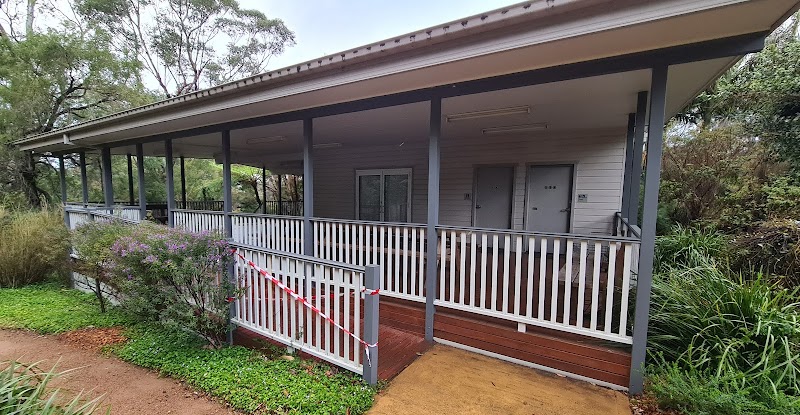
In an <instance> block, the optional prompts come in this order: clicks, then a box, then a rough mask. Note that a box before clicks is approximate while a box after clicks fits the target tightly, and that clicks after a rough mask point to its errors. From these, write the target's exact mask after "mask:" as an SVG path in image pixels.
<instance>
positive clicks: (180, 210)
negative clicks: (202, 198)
mask: <svg viewBox="0 0 800 415" xmlns="http://www.w3.org/2000/svg"><path fill="white" fill-rule="evenodd" d="M172 211H173V212H183V213H207V214H209V215H224V214H225V212H222V211H219V210H196V209H173V210H172Z"/></svg>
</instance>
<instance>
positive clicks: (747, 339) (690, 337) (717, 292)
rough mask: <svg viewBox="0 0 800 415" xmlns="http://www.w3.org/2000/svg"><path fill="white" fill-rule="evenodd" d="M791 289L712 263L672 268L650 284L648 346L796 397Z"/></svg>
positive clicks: (799, 377)
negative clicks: (747, 277) (747, 278)
mask: <svg viewBox="0 0 800 415" xmlns="http://www.w3.org/2000/svg"><path fill="white" fill-rule="evenodd" d="M794 294H795V293H794V292H790V291H788V290H786V289H780V288H778V287H776V286H774V285H772V284H770V283H769V282H768V281H767V280H765V279H764V278H761V277H758V278H755V279H754V280H751V281H744V280H743V279H742V278H730V277H728V276H727V275H725V274H724V273H723V272H722V271H720V270H719V269H718V268H717V267H716V266H715V264H713V263H706V264H699V265H697V266H695V267H691V268H686V267H674V268H670V269H668V270H667V271H665V272H663V273H661V274H658V275H656V278H655V279H654V281H653V291H652V310H651V320H650V331H649V332H650V337H649V340H650V349H651V351H653V352H656V353H660V354H661V355H662V356H663V357H664V358H665V359H666V360H667V361H668V362H674V363H676V364H679V365H680V366H681V367H683V368H690V369H692V370H696V371H698V372H700V373H712V374H714V376H715V377H716V378H718V379H729V378H736V379H737V380H739V381H740V382H741V383H742V384H743V385H755V384H758V385H771V388H770V390H771V391H772V392H774V394H777V393H786V394H788V395H798V394H800V355H798V352H800V311H798V308H797V304H796V303H794V302H793V298H795V297H794Z"/></svg>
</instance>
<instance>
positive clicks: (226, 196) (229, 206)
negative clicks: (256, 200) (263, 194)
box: [222, 130, 236, 344]
mask: <svg viewBox="0 0 800 415" xmlns="http://www.w3.org/2000/svg"><path fill="white" fill-rule="evenodd" d="M231 186H232V183H231V132H230V131H228V130H225V131H223V132H222V211H223V213H224V214H225V217H224V220H223V231H224V233H225V239H227V240H228V242H232V241H233V221H232V219H231V212H233V195H232V193H231ZM227 271H228V282H230V283H231V286H235V284H236V275H235V274H234V270H233V262H231V263H230V264H228V270H227ZM228 295H229V296H232V295H233V293H229V294H228ZM228 316H229V318H230V319H233V318H235V317H236V307H233V305H231V307H230V311H229V312H228ZM228 344H233V325H231V324H230V321H228Z"/></svg>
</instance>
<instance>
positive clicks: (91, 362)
mask: <svg viewBox="0 0 800 415" xmlns="http://www.w3.org/2000/svg"><path fill="white" fill-rule="evenodd" d="M11 359H13V360H18V361H21V362H24V363H33V362H38V361H42V363H41V365H40V367H41V368H42V369H49V368H50V367H52V366H53V365H54V364H55V363H56V362H58V368H57V369H58V370H66V369H72V368H80V369H78V370H76V371H74V372H70V373H69V374H67V375H65V376H64V377H63V378H62V379H60V380H59V381H58V382H57V383H56V385H57V386H58V387H60V388H63V389H65V390H68V391H74V392H75V393H77V392H80V391H81V390H85V391H87V392H89V395H90V396H91V397H92V398H94V397H97V396H99V395H104V397H103V400H102V411H99V412H98V413H105V411H106V408H110V410H111V414H112V415H127V414H131V415H133V414H137V415H138V414H187V415H189V414H197V415H200V414H213V415H216V414H234V413H235V412H233V411H231V410H230V409H228V408H226V407H225V406H224V405H223V404H220V403H218V402H214V401H212V400H210V399H208V398H206V397H204V396H200V395H198V394H195V393H194V392H192V391H191V390H190V389H188V388H186V387H185V386H183V385H181V384H180V383H178V382H176V381H174V380H172V379H168V378H159V377H158V376H157V375H156V374H155V373H153V372H151V371H148V370H145V369H142V368H140V367H136V366H133V365H130V364H128V363H125V362H123V361H121V360H119V359H117V358H114V357H106V356H103V355H101V354H99V353H96V352H92V351H87V350H82V349H80V348H78V347H76V346H74V345H71V344H68V343H67V342H65V341H63V340H61V339H58V338H56V337H54V336H40V335H36V334H33V333H29V332H22V331H10V330H0V360H11ZM59 359H60V361H59Z"/></svg>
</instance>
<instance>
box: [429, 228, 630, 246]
mask: <svg viewBox="0 0 800 415" xmlns="http://www.w3.org/2000/svg"><path fill="white" fill-rule="evenodd" d="M436 229H442V230H452V231H474V232H487V233H502V234H510V235H523V236H539V237H545V238H569V239H586V240H592V241H609V242H637V243H638V242H640V240H639V239H637V238H628V237H624V236H606V235H581V234H577V233H551V232H537V231H527V230H518V229H492V228H473V227H464V226H450V225H436Z"/></svg>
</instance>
